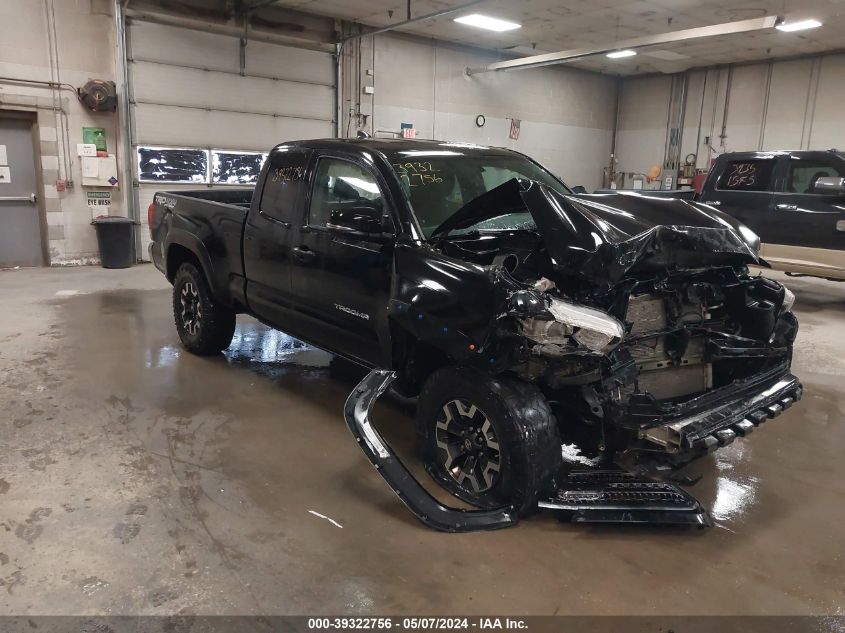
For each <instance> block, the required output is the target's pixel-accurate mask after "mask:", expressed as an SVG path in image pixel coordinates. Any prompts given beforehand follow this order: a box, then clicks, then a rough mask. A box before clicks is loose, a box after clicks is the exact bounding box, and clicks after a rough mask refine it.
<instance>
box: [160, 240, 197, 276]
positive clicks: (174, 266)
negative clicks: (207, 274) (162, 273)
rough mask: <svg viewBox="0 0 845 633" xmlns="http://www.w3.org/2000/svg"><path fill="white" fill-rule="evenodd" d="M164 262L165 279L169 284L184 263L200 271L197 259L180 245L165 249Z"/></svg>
mask: <svg viewBox="0 0 845 633" xmlns="http://www.w3.org/2000/svg"><path fill="white" fill-rule="evenodd" d="M166 261H167V279H168V281H170V283H173V280H174V279H175V278H176V271H177V270H179V267H180V266H181V265H182V264H184V263H186V262H189V263H191V264H194V265H195V266H196V267H197V269H199V270H200V271H202V265H201V264H200V260H199V258H198V257H197V256H196V255H194V254H193V253H192V252H191V251H190V250H189V249H187V248H185V247H184V246H182V245H180V244H173V245H172V246H171V247H170V248H168V249H167V256H166Z"/></svg>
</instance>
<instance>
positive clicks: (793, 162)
mask: <svg viewBox="0 0 845 633" xmlns="http://www.w3.org/2000/svg"><path fill="white" fill-rule="evenodd" d="M827 176H838V177H840V178H842V177H845V169H842V168H837V167H836V166H835V165H834V164H833V163H830V162H827V161H821V160H801V159H797V158H792V159H790V161H789V172H788V173H787V176H786V189H785V191H786V192H787V193H822V192H819V191H816V190H815V187H816V181H817V180H818V179H819V178H825V177H827Z"/></svg>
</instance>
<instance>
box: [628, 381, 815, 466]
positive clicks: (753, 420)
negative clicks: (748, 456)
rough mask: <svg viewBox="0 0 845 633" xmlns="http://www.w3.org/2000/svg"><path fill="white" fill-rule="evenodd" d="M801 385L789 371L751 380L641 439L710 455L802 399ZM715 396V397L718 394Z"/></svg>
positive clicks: (674, 450)
mask: <svg viewBox="0 0 845 633" xmlns="http://www.w3.org/2000/svg"><path fill="white" fill-rule="evenodd" d="M802 392H803V388H802V386H801V382H800V381H799V380H798V378H796V377H795V376H793V375H792V374H791V373H789V372H788V371H784V372H778V374H777V375H775V376H773V377H772V376H767V377H764V378H763V379H755V380H754V381H749V384H746V385H744V386H743V387H742V388H739V389H733V390H731V392H730V393H731V396H730V397H729V398H727V399H726V398H724V397H722V398H721V399H720V400H721V401H720V402H718V403H716V402H714V403H713V404H711V406H708V407H707V408H705V409H703V410H699V411H697V412H695V413H691V414H687V415H682V416H681V417H678V418H676V419H674V420H672V421H670V422H667V423H663V424H660V425H657V426H653V427H650V428H642V429H641V430H640V437H641V439H645V440H648V441H650V442H652V443H654V444H658V445H660V446H662V447H663V448H664V450H666V452H667V453H687V454H688V453H692V454H698V453H708V452H711V451H714V450H716V449H717V448H719V447H720V446H725V445H727V444H730V443H731V442H733V441H734V440H735V439H736V437H737V436H738V435H739V436H741V437H744V436H746V435H748V434H749V433H751V432H752V431H753V430H754V428H755V427H757V426H759V425H760V424H763V423H764V422H765V421H766V420H769V419H772V418H776V417H777V416H779V415H780V414H781V413H783V411H784V410H785V409H788V408H789V407H791V406H792V405H793V404H794V403H795V402H797V401H798V400H800V399H801V396H802ZM714 395H715V394H714Z"/></svg>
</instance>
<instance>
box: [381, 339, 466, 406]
mask: <svg viewBox="0 0 845 633" xmlns="http://www.w3.org/2000/svg"><path fill="white" fill-rule="evenodd" d="M391 330H392V332H391V336H392V339H393V366H394V367H397V368H401V369H400V370H399V376H398V380H397V381H396V383H395V388H396V389H397V391H399V392H400V393H401V394H402V395H403V396H406V397H409V398H410V397H415V396H417V395H419V393H420V390H421V389H422V386H423V384H425V381H426V380H428V377H429V376H431V374H433V373H434V372H435V371H437V370H438V369H440V368H441V367H445V366H446V365H451V364H452V363H453V362H454V361H452V359H451V358H450V357H449V356H448V355H447V354H446V352H444V351H442V350H440V349H438V348H436V347H434V346H433V345H431V344H430V343H426V342H425V341H421V340H419V339H418V338H416V337H415V336H413V335H412V334H410V333H409V332H407V331H406V330H403V329H401V328H399V327H397V326H396V324H395V323H393V324H391Z"/></svg>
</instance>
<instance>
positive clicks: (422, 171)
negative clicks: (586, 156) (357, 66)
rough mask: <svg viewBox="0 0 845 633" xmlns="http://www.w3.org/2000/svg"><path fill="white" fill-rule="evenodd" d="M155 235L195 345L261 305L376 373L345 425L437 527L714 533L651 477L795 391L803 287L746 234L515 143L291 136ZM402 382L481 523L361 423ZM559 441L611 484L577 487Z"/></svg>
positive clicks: (441, 471) (774, 410)
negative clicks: (631, 524)
mask: <svg viewBox="0 0 845 633" xmlns="http://www.w3.org/2000/svg"><path fill="white" fill-rule="evenodd" d="M149 224H150V231H151V233H152V238H153V243H152V245H151V247H150V252H151V256H152V260H153V262H155V265H156V266H157V267H158V268H159V269H160V270H161V271H162V272H164V274H165V275H166V276H167V279H168V280H169V281H170V282H171V283H172V284H173V312H174V319H175V323H176V329H177V331H178V333H179V336H180V338H181V340H182V343H183V344H184V346H185V347H186V348H187V349H188V350H189V351H191V352H194V353H197V354H215V353H219V352H220V351H221V350H224V349H225V348H226V347H227V346H228V345H229V344H230V343H231V340H232V336H233V333H234V330H235V319H236V314H237V313H248V314H251V315H254V316H255V317H257V318H258V319H260V320H261V321H263V322H265V323H267V324H269V325H271V326H273V327H277V328H279V329H281V330H284V331H285V332H287V333H289V334H291V335H292V336H295V337H297V338H300V339H303V340H305V341H307V342H309V343H311V344H313V345H315V346H318V347H321V348H324V349H326V350H328V351H330V352H333V353H335V354H337V355H340V356H342V357H345V358H347V359H350V360H352V361H354V362H356V363H359V364H361V365H363V366H365V367H368V368H371V369H372V371H371V373H370V374H369V375H368V376H367V377H366V378H365V379H364V380H363V381H362V382H361V384H360V385H359V386H358V387H357V388H356V389H355V390H354V391H353V392H352V394H351V395H350V398H349V401H348V402H347V406H346V409H345V412H344V413H345V418H346V421H347V423H348V424H349V426H350V429H351V430H352V432H353V434H354V435H355V437H356V439H357V441H358V442H359V445H360V446H361V448H362V450H364V452H365V454H366V455H367V457H368V458H369V459H370V460H371V462H372V463H373V464H374V465H375V466H376V467H377V469H378V470H379V472H380V473H381V474H382V476H383V477H384V478H385V479H386V480H387V482H388V483H389V484H390V485H391V487H393V489H394V490H395V491H396V493H397V494H398V495H399V497H400V498H401V499H402V501H403V502H405V503H406V505H408V507H409V508H410V509H411V510H412V511H413V512H414V513H415V514H416V515H417V516H418V518H420V519H421V520H423V521H424V522H425V523H427V524H428V525H431V526H433V527H437V528H439V529H444V530H453V531H454V530H464V529H476V528H487V529H489V528H493V527H502V526H503V525H509V524H512V523H513V522H514V521H515V520H516V518H517V517H519V516H522V515H525V514H528V513H530V512H532V511H534V510H536V509H537V508H538V506H540V507H546V508H553V509H557V510H562V511H567V512H573V513H575V514H576V515H577V516H578V517H580V519H579V520H585V517H586V516H587V514H585V513H587V512H588V511H592V512H594V514H593V515H592V516H594V517H596V520H605V521H606V520H614V517H615V518H616V519H617V520H623V521H638V520H648V519H647V518H645V516H646V514H648V513H650V514H648V516H650V517H651V518H654V517H657V519H658V520H662V521H667V520H670V519H669V517H670V515H672V511H673V510H677V509H679V508H680V507H681V506H683V508H685V509H686V510H690V509H692V510H694V512H693V519H692V522H699V523H701V522H703V521H704V518H703V517H704V516H705V514H703V513H702V512H701V510H700V508H697V506H696V504H694V503H693V504H692V505H690V503H688V502H689V498H687V497H685V496H684V493H683V492H682V491H680V489H678V488H676V487H669V488H667V487H666V486H669V484H668V483H663V482H661V481H655V479H662V478H664V477H665V476H666V474H667V473H670V472H672V471H673V470H674V469H677V468H679V467H681V466H683V465H685V464H687V463H688V462H689V461H691V460H693V459H696V458H698V457H701V456H703V455H706V454H708V453H710V452H712V451H714V450H717V449H719V448H721V447H722V446H725V445H727V444H729V443H731V442H732V441H734V439H735V438H736V437H737V436H744V435H746V434H748V433H750V432H751V431H752V430H753V429H754V428H756V427H757V426H758V425H759V424H761V423H762V422H763V421H765V420H766V419H769V418H772V417H775V416H777V415H779V414H780V413H781V412H782V411H783V410H784V409H786V408H788V407H789V406H791V405H792V404H793V402H794V401H796V400H797V399H799V398H800V396H801V391H802V390H801V385H800V382H799V381H798V379H797V378H796V377H795V376H793V375H792V374H791V373H790V366H791V358H792V345H793V341H794V339H795V336H796V333H797V327H798V326H797V321H796V319H795V317H794V315H793V314H792V312H791V307H792V303H793V300H794V297H793V295H792V293H790V292H789V291H788V290H787V289H786V288H785V287H784V286H782V285H781V284H779V283H777V282H774V281H771V280H767V279H765V278H762V277H757V276H752V275H750V274H749V272H748V266H749V265H755V264H760V260H759V257H758V251H759V246H760V244H759V239H758V238H757V236H756V235H755V234H754V232H753V231H751V230H749V229H748V228H747V227H745V226H743V225H742V224H741V223H739V222H737V221H736V220H734V219H732V218H731V217H730V216H728V215H725V214H724V213H722V212H720V211H718V210H714V209H713V208H712V207H707V206H704V205H701V204H698V203H696V202H692V201H686V200H676V199H658V198H650V197H646V196H622V195H612V194H611V195H580V194H574V193H573V192H572V191H571V190H570V189H569V188H568V187H567V186H566V185H565V184H564V183H563V182H561V181H560V180H559V179H558V178H556V177H555V176H553V175H552V174H551V173H549V172H548V171H547V170H545V169H544V168H543V167H542V166H540V165H539V164H537V163H535V162H534V161H532V160H531V159H529V158H527V157H525V156H523V155H521V154H518V153H516V152H512V151H509V150H503V149H495V148H488V147H481V146H473V145H467V144H462V143H443V142H436V141H406V140H398V139H397V140H372V139H369V140H317V141H301V142H293V143H286V144H282V145H278V146H276V147H275V148H274V149H273V150H272V151H271V152H270V154H269V158H268V159H267V161H266V162H265V164H264V167H263V168H262V171H261V174H260V176H259V178H258V181H257V184H256V186H255V188H254V190H253V189H227V190H213V191H209V190H203V191H181V192H168V191H163V192H158V193H156V195H155V198H154V202H153V204H152V205H151V206H150V209H149ZM389 386H392V387H393V388H394V389H396V390H397V391H398V392H400V393H401V394H402V395H405V396H408V397H418V406H417V416H416V426H417V434H418V437H419V443H420V449H421V454H422V457H423V459H424V461H425V463H426V467H427V470H428V472H429V473H430V474H431V475H432V477H433V478H434V479H435V480H436V481H437V482H438V483H439V484H440V485H442V486H443V487H444V488H446V489H447V490H448V491H449V492H451V493H452V494H454V495H455V496H457V497H459V498H460V499H462V500H464V501H467V502H469V503H471V504H473V505H475V506H477V507H480V508H482V509H481V510H478V511H458V510H452V509H449V508H446V507H444V506H443V505H441V504H439V502H437V501H435V500H434V499H433V498H432V497H431V496H429V495H428V494H427V493H425V491H424V490H423V489H422V488H421V486H420V485H419V483H418V482H417V481H416V480H415V479H414V478H413V477H412V476H411V475H410V473H409V472H408V471H407V470H406V469H405V468H404V466H403V465H402V464H401V462H400V461H399V460H398V459H397V458H396V456H395V455H394V454H393V453H392V451H391V450H390V447H389V446H387V445H386V444H385V443H384V441H383V440H382V438H381V436H380V435H379V433H378V431H377V430H376V428H375V427H374V426H373V425H372V423H371V420H370V417H369V411H370V408H371V407H372V405H373V403H374V402H375V400H376V399H377V398H378V397H379V395H381V394H382V393H383V392H384V391H385V390H386V389H387V388H388V387H389ZM563 445H568V446H569V445H575V446H576V447H577V449H578V450H579V451H580V452H581V455H582V457H584V458H587V459H589V460H592V461H593V463H596V464H600V465H601V466H603V467H604V468H608V467H612V468H615V469H617V470H616V471H615V474H613V473H611V474H608V472H606V471H601V472H596V473H592V474H590V473H576V474H575V475H573V474H572V473H570V472H568V471H567V470H566V468H564V465H563V463H562V446H563ZM620 469H621V470H620ZM573 476H574V477H575V478H574V479H573ZM634 476H636V477H640V479H638V480H636V481H634V480H632V479H630V478H631V477H634ZM590 477H593V479H590ZM643 478H644V479H643ZM585 482H587V483H585ZM590 482H592V483H590ZM588 484H589V485H588ZM593 484H595V485H596V486H597V487H595V486H594V487H593V488H590V485H593ZM626 486H628V487H629V488H630V487H633V488H630V489H629V488H626ZM575 492H577V494H575ZM629 493H630V494H629ZM614 495H615V496H614ZM673 503H675V504H680V506H677V507H676V506H673V505H672V504H673ZM684 504H686V505H684ZM588 506H589V507H588ZM676 516H677V515H676ZM686 516H690V515H689V514H687V515H686Z"/></svg>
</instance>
